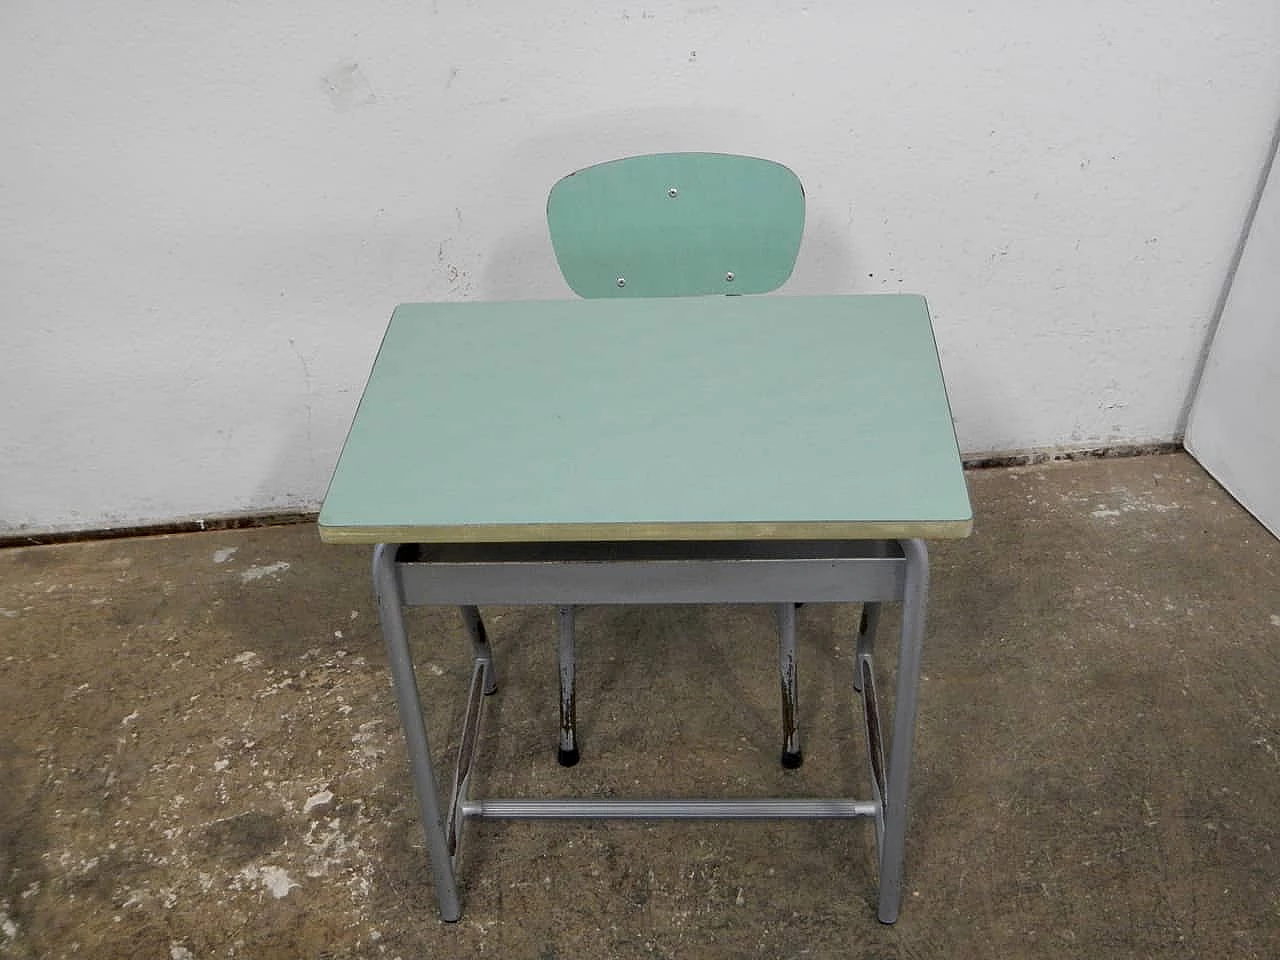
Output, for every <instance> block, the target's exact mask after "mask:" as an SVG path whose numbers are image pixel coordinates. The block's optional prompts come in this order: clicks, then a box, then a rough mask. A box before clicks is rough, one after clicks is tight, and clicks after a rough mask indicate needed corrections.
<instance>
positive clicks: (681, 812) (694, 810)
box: [460, 799, 877, 820]
mask: <svg viewBox="0 0 1280 960" xmlns="http://www.w3.org/2000/svg"><path fill="white" fill-rule="evenodd" d="M460 809H461V811H462V815H463V816H464V817H476V818H478V819H485V820H846V819H851V818H853V817H874V816H875V815H876V812H877V811H876V805H875V804H874V803H872V802H871V801H862V800H838V799H832V800H824V799H809V800H800V799H796V800H791V799H777V800H759V799H757V800H466V801H463V803H462V805H461V808H460Z"/></svg>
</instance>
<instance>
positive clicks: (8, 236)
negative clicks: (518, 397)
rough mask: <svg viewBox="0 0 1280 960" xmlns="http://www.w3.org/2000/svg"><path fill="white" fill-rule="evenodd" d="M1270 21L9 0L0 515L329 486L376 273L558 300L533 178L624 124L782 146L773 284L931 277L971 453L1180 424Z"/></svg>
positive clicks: (369, 353) (1255, 126) (1214, 15)
mask: <svg viewBox="0 0 1280 960" xmlns="http://www.w3.org/2000/svg"><path fill="white" fill-rule="evenodd" d="M1278 48H1280V4H1277V3H1276V2H1275V0H1221V2H1218V3H1214V4H1207V3H1191V2H1183V3H1178V4H1174V3H1170V2H1169V0H1131V2H1116V0H1094V2H1084V3H1076V4H1064V3H1051V2H1049V0H974V2H970V3H965V4H950V3H943V2H940V0H899V2H895V3H870V2H849V0H811V2H808V3H798V4H784V3H778V2H776V0H767V2H766V0H736V2H734V3H716V2H711V0H689V2H677V0H626V2H600V3H594V4H589V3H582V2H576V0H541V2H538V3H517V2H515V0H489V2H485V3H478V2H475V0H468V2H463V0H418V2H413V3H410V2H391V0H367V2H363V3H350V2H342V3H339V2H334V0H311V2H308V3H276V4H254V3H229V2H223V3H219V2H208V0H202V2H196V0H170V2H167V3H154V2H143V0H116V2H114V3H111V4H87V3H80V2H75V0H46V2H39V0H10V2H7V3H5V4H4V5H3V6H2V7H0V77H2V78H3V89H4V90H5V95H4V97H3V98H0V351H2V354H0V356H2V363H3V366H2V367H0V370H2V371H3V372H2V374H0V530H5V531H10V532H12V531H15V530H20V529H31V530H40V531H46V530H56V529H75V528H79V527H101V526H111V525H118V524H133V523H141V522H148V521H166V520H174V519H180V518H186V517H192V516H204V515H216V514H224V513H228V512H234V511H241V510H260V509H274V508H291V507H314V506H315V505H316V504H317V503H318V501H319V499H320V498H321V496H322V495H323V491H324V486H325V483H326V481H327V479H328V475H329V471H330V469H331V466H332V464H333V462H334V459H335V457H336V455H337V452H338V449H339V447H340V445H341V442H342V439H343V436H344V433H345V430H346V427H347V425H348V423H349V419H350V416H351V413H352V411H353V408H354V404H355V402H356V400H357V398H358V395H359V391H360V388H361V387H362V385H363V379H364V376H365V374H366V373H367V370H368V366H369V364H370V362H371V360H372V358H373V355H374V351H375V349H376V347H377V344H378V340H379V337H380V335H381V333H382V329H383V326H384V324H385V321H386V318H387V316H388V315H389V313H390V310H391V308H392V306H393V305H394V304H396V303H397V302H400V301H406V300H427V299H440V298H490V299H506V298H517V297H555V296H562V295H566V294H567V289H566V288H565V287H564V286H563V284H562V281H561V280H560V278H559V275H558V274H557V272H556V269H555V266H554V263H553V260H552V255H551V250H550V246H549V243H548V241H547V239H546V234H545V228H544V226H543V221H542V211H543V203H544V197H545V193H546V190H547V189H548V187H549V186H550V185H551V183H552V182H553V181H554V180H555V179H556V178H557V177H558V176H560V175H561V174H563V173H565V172H567V171H569V170H572V169H574V168H576V167H579V166H584V165H587V164H589V163H592V162H595V161H599V160H604V159H610V158H613V157H615V156H618V155H622V154H627V153H633V152H648V151H660V150H678V149H710V150H721V151H731V152H745V153H754V154H760V155H766V156H770V157H773V158H775V159H778V160H782V161H784V162H787V163H789V164H790V165H791V166H793V167H794V168H795V169H796V171H797V172H798V173H799V174H800V175H801V177H802V178H803V180H804V181H805V183H806V186H807V189H808V196H809V228H808V233H807V236H806V240H805V245H804V248H803V250H802V252H801V263H800V265H799V267H798V269H797V272H796V275H795V277H794V279H793V281H792V283H791V285H790V286H789V288H788V289H789V290H791V291H793V292H798V293H799V292H806V293H807V292H839V291H882V290H903V291H914V292H921V293H925V294H927V295H928V296H929V298H930V302H931V304H932V306H933V309H934V312H935V315H936V318H937V327H938V337H939V341H940V344H941V347H942V351H943V358H944V363H945V367H946V373H947V376H948V380H949V383H950V387H951V391H952V398H953V402H954V407H955V413H956V417H957V422H958V426H959V431H960V437H961V442H962V446H963V447H964V449H965V450H966V451H971V452H976V451H1000V450H1011V449H1020V448H1027V447H1040V446H1051V445H1080V444H1091V443H1099V442H1126V441H1145V440H1149V439H1168V438H1171V437H1173V436H1174V435H1175V433H1176V431H1177V429H1178V423H1177V420H1178V415H1179V411H1180V409H1181V408H1182V405H1183V401H1184V399H1185V394H1186V391H1187V389H1188V386H1189V379H1190V377H1191V376H1192V373H1193V370H1194V367H1195V361H1196V359H1197V357H1198V355H1199V352H1200V351H1201V349H1202V347H1203V343H1202V341H1203V339H1204V330H1205V325H1206V321H1207V317H1208V315H1209V313H1210V311H1211V309H1212V306H1213V301H1214V297H1215V294H1216V293H1217V290H1218V286H1219V284H1220V283H1221V281H1222V276H1223V273H1224V271H1225V268H1226V264H1227V262H1228V259H1229V257H1230V254H1231V250H1232V244H1233V242H1234V240H1235V238H1236V235H1237V231H1238V229H1239V226H1240V222H1241V218H1242V216H1243V214H1244V211H1245V209H1246V207H1247V204H1248V200H1249V192H1250V189H1251V187H1252V185H1253V183H1254V179H1255V177H1256V175H1257V171H1258V166H1259V164H1260V163H1261V161H1262V158H1263V153H1264V150H1265V147H1266V141H1267V138H1268V133H1269V125H1270V122H1271V119H1272V117H1274V115H1275V113H1276V110H1277V107H1278V106H1280V58H1277V57H1276V56H1275V50H1276V49H1278ZM477 362H483V358H479V359H478V361H477ZM858 362H859V360H858V358H855V357H851V358H850V371H851V375H856V370H857V365H858Z"/></svg>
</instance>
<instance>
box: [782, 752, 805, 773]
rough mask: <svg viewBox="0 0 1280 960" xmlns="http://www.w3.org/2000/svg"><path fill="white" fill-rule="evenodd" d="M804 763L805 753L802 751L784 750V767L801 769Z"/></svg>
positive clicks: (785, 768)
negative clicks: (791, 751) (790, 751)
mask: <svg viewBox="0 0 1280 960" xmlns="http://www.w3.org/2000/svg"><path fill="white" fill-rule="evenodd" d="M802 763H804V754H803V753H801V752H800V751H798V750H797V751H796V752H795V753H788V752H787V751H786V750H783V751H782V769H784V770H799V769H800V765H801V764H802Z"/></svg>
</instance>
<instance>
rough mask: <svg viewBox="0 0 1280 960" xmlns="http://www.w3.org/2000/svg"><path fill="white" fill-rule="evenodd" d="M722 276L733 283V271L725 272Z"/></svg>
mask: <svg viewBox="0 0 1280 960" xmlns="http://www.w3.org/2000/svg"><path fill="white" fill-rule="evenodd" d="M724 278H725V280H727V281H728V282H729V283H733V273H732V272H730V273H726V274H725V275H724Z"/></svg>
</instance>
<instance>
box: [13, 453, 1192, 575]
mask: <svg viewBox="0 0 1280 960" xmlns="http://www.w3.org/2000/svg"><path fill="white" fill-rule="evenodd" d="M1180 450H1182V443H1181V441H1177V440H1170V441H1167V442H1162V443H1134V444H1115V445H1112V446H1100V447H1048V448H1039V449H1034V450H1023V451H1015V452H1004V453H990V454H986V453H983V454H969V455H967V456H964V457H963V458H962V460H963V462H964V467H965V469H966V470H990V469H997V468H1002V467H1028V466H1035V465H1036V464H1042V463H1066V462H1070V461H1075V460H1117V459H1120V458H1123V457H1148V456H1154V455H1157V454H1167V453H1176V452H1178V451H1180ZM318 516H319V514H318V513H316V512H315V511H314V510H296V511H282V510H278V511H272V512H265V513H233V514H225V515H223V516H217V517H201V518H198V519H193V520H175V521H172V522H168V523H149V524H139V525H136V526H128V527H103V528H96V529H94V528H90V529H84V530H64V531H53V532H51V533H17V532H0V550H2V549H6V548H9V547H45V546H53V545H55V544H61V543H81V542H85V541H89V540H122V539H125V538H128V537H163V536H170V535H172V534H176V533H210V532H216V531H219V530H246V529H252V528H255V527H283V526H289V525H293V524H299V523H315V522H316V519H317V518H318Z"/></svg>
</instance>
